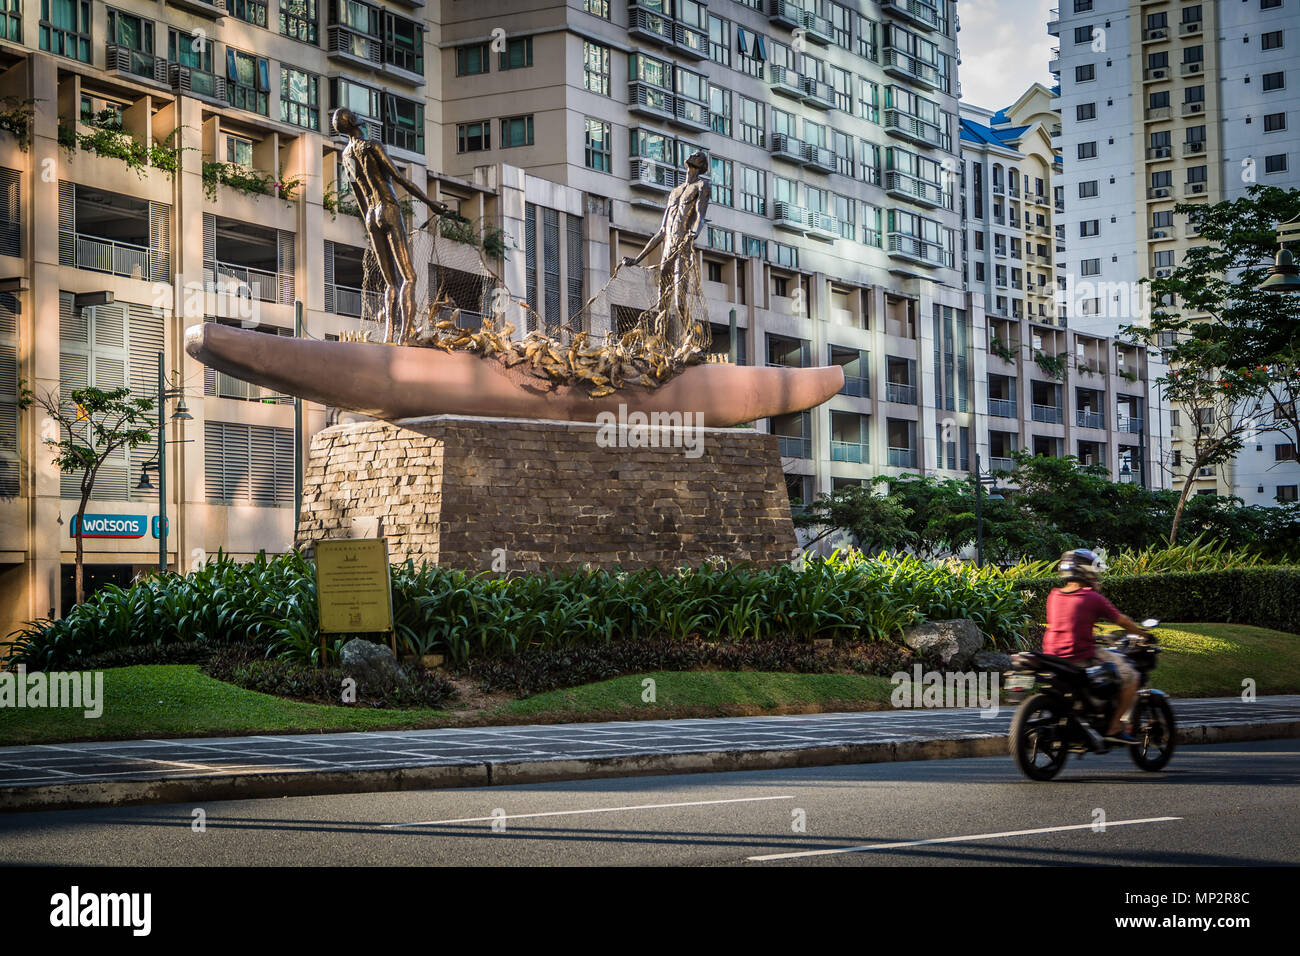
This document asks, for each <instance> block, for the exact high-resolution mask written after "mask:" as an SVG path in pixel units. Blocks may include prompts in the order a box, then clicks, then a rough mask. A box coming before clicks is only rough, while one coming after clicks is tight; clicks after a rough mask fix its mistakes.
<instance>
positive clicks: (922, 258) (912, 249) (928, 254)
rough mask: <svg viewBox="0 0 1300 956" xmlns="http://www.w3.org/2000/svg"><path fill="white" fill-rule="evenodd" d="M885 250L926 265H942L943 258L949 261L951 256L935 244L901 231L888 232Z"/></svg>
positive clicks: (943, 262)
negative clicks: (946, 254)
mask: <svg viewBox="0 0 1300 956" xmlns="http://www.w3.org/2000/svg"><path fill="white" fill-rule="evenodd" d="M886 252H888V253H889V255H891V256H893V257H895V258H899V259H910V260H911V261H913V262H919V263H921V264H923V265H927V266H938V265H943V264H945V260H947V261H948V264H950V263H951V258H950V257H947V256H945V255H944V254H943V253H942V251H941V250H940V249H939V247H938V246H937V245H936V244H934V243H932V242H926V241H925V240H923V239H918V238H917V237H916V236H909V235H907V234H906V233H901V232H891V233H889V234H888V241H887V244H886Z"/></svg>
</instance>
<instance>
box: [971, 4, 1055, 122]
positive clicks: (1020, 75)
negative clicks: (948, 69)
mask: <svg viewBox="0 0 1300 956" xmlns="http://www.w3.org/2000/svg"><path fill="white" fill-rule="evenodd" d="M1062 2H1067V3H1068V2H1069V0H1062ZM1056 5H1057V0H963V2H962V3H959V4H957V10H958V15H959V16H960V17H961V32H960V33H958V34H957V43H958V46H959V48H960V50H961V66H960V67H958V70H957V78H958V79H960V80H961V92H962V102H963V103H967V104H971V105H973V106H984V107H988V108H989V109H1000V108H1001V107H1003V106H1009V105H1010V104H1011V103H1013V102H1014V101H1015V99H1016V97H1017V96H1019V95H1020V94H1021V93H1023V92H1024V91H1025V89H1026V88H1027V87H1028V86H1029V85H1030V84H1031V83H1034V82H1039V83H1043V84H1044V85H1046V86H1048V87H1051V86H1052V85H1053V83H1054V82H1055V78H1054V77H1053V76H1052V74H1051V73H1049V72H1048V70H1047V61H1048V59H1049V58H1050V56H1051V50H1052V47H1054V46H1056V45H1057V38H1056V37H1054V36H1052V35H1051V34H1049V33H1048V32H1047V19H1048V12H1049V11H1050V10H1051V9H1053V7H1055V6H1056Z"/></svg>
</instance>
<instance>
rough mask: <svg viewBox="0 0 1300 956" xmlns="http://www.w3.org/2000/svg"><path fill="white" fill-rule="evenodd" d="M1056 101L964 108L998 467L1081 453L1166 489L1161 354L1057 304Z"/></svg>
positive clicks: (1041, 95)
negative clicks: (1155, 390)
mask: <svg viewBox="0 0 1300 956" xmlns="http://www.w3.org/2000/svg"><path fill="white" fill-rule="evenodd" d="M1054 97H1055V94H1054V93H1053V91H1051V90H1049V89H1048V88H1047V87H1045V86H1043V85H1042V84H1040V83H1035V84H1033V85H1032V86H1030V87H1029V88H1028V89H1027V90H1025V92H1024V93H1023V94H1021V96H1020V97H1018V98H1017V100H1016V101H1015V102H1014V103H1012V104H1011V105H1010V106H1007V107H1005V108H1003V109H1000V110H990V109H983V108H980V107H977V106H973V105H970V104H965V103H963V104H962V108H961V114H960V115H961V148H962V212H963V215H964V217H965V231H964V233H963V250H964V259H965V279H966V285H967V288H968V289H970V290H972V291H980V292H982V293H983V295H984V302H985V320H986V322H987V323H988V329H989V358H988V381H987V388H988V394H989V422H988V429H989V432H988V434H989V462H990V465H991V466H992V467H994V468H1009V467H1010V466H1011V460H1010V459H1011V454H1012V453H1013V452H1015V451H1018V450H1029V451H1032V452H1034V453H1035V454H1044V455H1073V456H1075V457H1077V458H1078V459H1079V461H1081V462H1083V463H1084V464H1100V465H1105V466H1106V467H1107V468H1108V469H1109V470H1110V472H1111V474H1112V476H1114V477H1115V479H1116V480H1118V481H1135V482H1138V483H1141V484H1146V485H1148V486H1149V487H1157V488H1160V487H1166V486H1167V478H1165V477H1164V476H1163V474H1162V472H1161V469H1160V468H1159V467H1158V464H1159V462H1160V461H1161V455H1162V452H1163V451H1164V450H1165V449H1166V448H1167V445H1168V440H1169V439H1168V434H1167V433H1165V432H1163V430H1162V428H1161V419H1160V417H1159V416H1149V415H1148V414H1147V408H1146V402H1147V382H1148V380H1149V378H1150V377H1151V375H1152V372H1153V369H1152V368H1151V364H1152V362H1153V357H1152V356H1150V355H1148V352H1147V350H1146V349H1139V348H1135V347H1134V346H1133V345H1132V344H1131V343H1128V342H1124V341H1121V340H1119V339H1116V338H1113V337H1108V336H1104V335H1097V334H1095V333H1089V332H1086V331H1080V330H1078V329H1076V328H1072V327H1070V324H1069V321H1068V313H1067V310H1065V309H1062V308H1059V307H1058V305H1059V303H1058V290H1059V289H1061V288H1063V287H1064V285H1065V277H1064V274H1063V273H1064V267H1065V252H1066V242H1067V240H1066V237H1065V226H1064V225H1063V224H1061V223H1060V222H1058V221H1057V220H1058V219H1059V218H1060V216H1061V214H1062V213H1063V212H1064V211H1065V201H1064V195H1063V193H1064V187H1063V186H1062V185H1060V180H1061V157H1060V156H1059V155H1058V154H1057V153H1056V150H1055V146H1054V144H1055V143H1056V142H1057V141H1058V140H1059V138H1060V128H1059V125H1058V122H1059V118H1058V116H1057V115H1056V114H1055V113H1054V112H1053V109H1052V104H1053V101H1054ZM1155 374H1156V375H1157V376H1158V375H1159V374H1160V372H1159V370H1158V365H1157V369H1156V370H1155Z"/></svg>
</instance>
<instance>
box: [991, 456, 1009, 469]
mask: <svg viewBox="0 0 1300 956" xmlns="http://www.w3.org/2000/svg"><path fill="white" fill-rule="evenodd" d="M1015 470H1016V460H1015V459H1014V458H1003V457H1001V456H999V455H993V456H991V457H990V458H989V471H1005V472H1012V471H1015Z"/></svg>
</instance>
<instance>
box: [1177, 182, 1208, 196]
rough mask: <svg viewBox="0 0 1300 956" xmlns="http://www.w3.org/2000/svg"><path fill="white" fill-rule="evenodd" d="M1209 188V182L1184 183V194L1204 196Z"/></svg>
mask: <svg viewBox="0 0 1300 956" xmlns="http://www.w3.org/2000/svg"><path fill="white" fill-rule="evenodd" d="M1208 189H1209V184H1208V183H1183V195H1184V196H1204V195H1205V193H1206V191H1207V190H1208Z"/></svg>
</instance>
